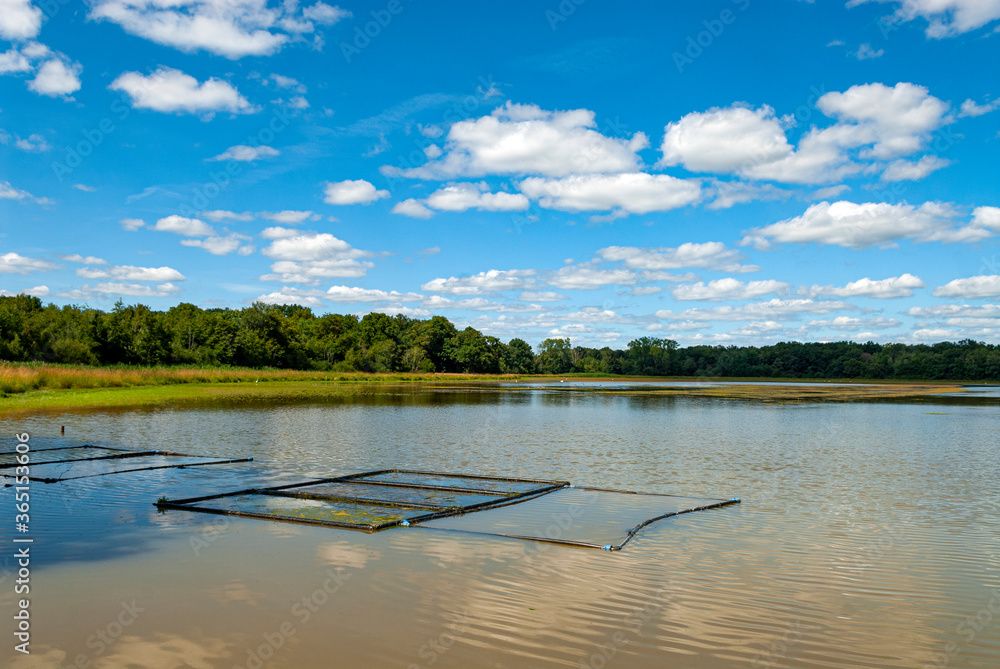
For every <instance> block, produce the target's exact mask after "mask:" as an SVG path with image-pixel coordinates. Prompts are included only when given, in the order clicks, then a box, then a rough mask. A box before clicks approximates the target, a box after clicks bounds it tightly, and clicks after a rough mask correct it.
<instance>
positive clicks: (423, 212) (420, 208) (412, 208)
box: [392, 198, 434, 218]
mask: <svg viewBox="0 0 1000 669" xmlns="http://www.w3.org/2000/svg"><path fill="white" fill-rule="evenodd" d="M392 213H393V214H400V215H402V216H409V217H410V218H430V217H431V216H433V215H434V212H433V211H431V210H430V209H428V208H427V207H426V206H424V203H423V202H421V201H420V200H415V199H413V198H410V199H408V200H403V201H402V202H397V203H396V205H395V206H394V207H393V208H392Z"/></svg>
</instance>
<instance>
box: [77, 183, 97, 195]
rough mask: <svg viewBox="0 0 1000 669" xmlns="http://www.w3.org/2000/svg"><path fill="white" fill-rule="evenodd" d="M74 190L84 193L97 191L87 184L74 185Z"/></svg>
mask: <svg viewBox="0 0 1000 669" xmlns="http://www.w3.org/2000/svg"><path fill="white" fill-rule="evenodd" d="M73 188H75V189H77V190H80V191H83V192H84V193H94V192H96V191H97V189H96V188H94V187H93V186H88V185H87V184H73Z"/></svg>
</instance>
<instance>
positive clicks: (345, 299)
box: [325, 286, 424, 304]
mask: <svg viewBox="0 0 1000 669" xmlns="http://www.w3.org/2000/svg"><path fill="white" fill-rule="evenodd" d="M325 297H326V299H328V300H330V301H331V302H336V303H339V304H343V303H355V302H419V301H420V300H422V299H424V296H423V295H421V294H419V293H400V292H398V291H395V290H390V291H385V290H378V289H375V288H358V287H356V286H330V288H329V289H328V290H327V291H326V296H325Z"/></svg>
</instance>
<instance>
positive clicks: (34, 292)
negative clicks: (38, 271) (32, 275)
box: [0, 286, 49, 297]
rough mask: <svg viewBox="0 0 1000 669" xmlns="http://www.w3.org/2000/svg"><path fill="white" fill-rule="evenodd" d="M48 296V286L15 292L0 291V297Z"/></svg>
mask: <svg viewBox="0 0 1000 669" xmlns="http://www.w3.org/2000/svg"><path fill="white" fill-rule="evenodd" d="M48 294H49V287H48V286H35V287H34V288H25V289H24V290H20V291H17V292H14V291H11V290H6V289H4V290H0V297H16V296H17V295H31V296H32V297H46V296H48Z"/></svg>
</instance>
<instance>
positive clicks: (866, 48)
mask: <svg viewBox="0 0 1000 669" xmlns="http://www.w3.org/2000/svg"><path fill="white" fill-rule="evenodd" d="M884 55H885V49H875V48H873V47H872V45H871V44H869V43H868V42H865V43H864V44H862V45H861V46H860V47H858V50H857V51H855V52H854V57H855V58H857V59H858V60H872V59H873V58H881V57H882V56H884Z"/></svg>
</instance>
